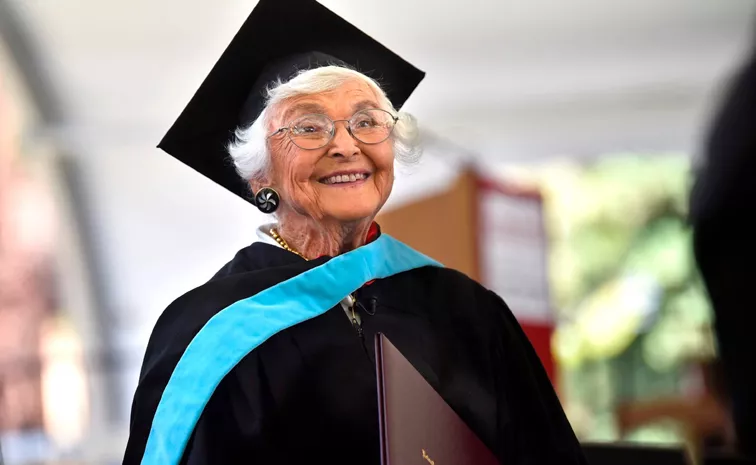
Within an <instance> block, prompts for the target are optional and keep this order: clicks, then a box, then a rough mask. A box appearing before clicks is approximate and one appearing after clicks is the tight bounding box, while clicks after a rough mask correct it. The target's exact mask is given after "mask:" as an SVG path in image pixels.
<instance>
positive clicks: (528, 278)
mask: <svg viewBox="0 0 756 465" xmlns="http://www.w3.org/2000/svg"><path fill="white" fill-rule="evenodd" d="M484 194H487V195H489V196H490V195H491V194H493V195H499V196H503V197H507V198H506V199H505V200H506V201H507V202H508V204H509V205H510V206H511V205H513V204H518V205H519V204H522V203H527V204H528V205H525V206H524V209H525V210H528V209H530V210H532V212H530V213H533V212H535V214H536V215H537V216H536V217H534V218H530V217H527V215H526V217H523V216H522V215H520V216H517V215H514V214H511V216H509V217H506V215H507V214H508V211H503V213H502V210H496V208H494V210H495V211H494V212H493V215H497V214H498V215H502V214H503V215H505V217H504V218H483V209H484V204H483V202H484ZM485 200H486V201H488V200H490V197H487V198H485ZM499 200H501V199H499ZM530 204H533V205H530ZM519 208H520V209H523V205H519ZM540 208H541V199H540V194H539V193H538V192H534V191H527V192H525V191H521V190H517V191H515V190H511V189H509V187H508V186H504V185H503V184H498V183H496V182H492V181H490V180H486V179H484V178H482V177H481V176H480V175H479V174H478V173H477V172H476V171H475V170H474V169H471V168H468V169H465V170H463V171H462V173H461V174H460V175H459V177H458V178H457V179H456V181H455V182H454V183H452V184H451V185H450V186H449V189H448V190H446V191H444V192H441V193H439V194H436V195H433V196H429V197H426V198H424V199H421V200H418V201H415V202H413V203H410V204H408V205H405V206H402V207H400V208H396V209H393V210H390V211H387V212H385V213H381V214H380V215H379V217H378V218H377V221H378V223H379V224H380V225H381V229H382V230H383V231H384V232H386V233H388V234H391V235H392V236H393V237H395V238H397V239H399V240H400V241H402V242H405V243H406V244H408V245H410V246H412V247H413V248H415V249H416V250H418V251H420V252H422V253H424V254H426V255H428V256H430V257H432V258H434V259H436V260H438V261H439V262H441V263H443V264H444V266H446V267H449V268H454V269H456V270H458V271H461V272H463V273H465V274H466V275H467V276H469V277H471V278H472V279H474V280H476V281H478V282H481V283H482V284H484V285H485V286H486V287H488V288H490V289H493V290H494V291H497V293H498V294H500V295H501V297H502V298H503V299H504V300H505V301H506V302H507V304H508V305H510V308H511V309H512V312H513V313H514V315H515V317H517V319H518V321H519V323H520V326H522V329H523V331H524V332H525V334H526V336H527V337H528V339H529V340H530V342H531V344H532V345H533V348H534V349H535V351H536V353H537V355H538V357H539V358H540V360H541V363H542V364H543V366H544V368H545V370H546V374H547V375H548V377H549V379H550V380H551V381H552V383H554V382H555V373H556V370H555V365H554V357H553V355H552V352H551V337H552V334H553V331H554V321H553V318H552V317H551V308H550V304H549V295H548V283H547V282H546V272H545V266H546V257H545V251H546V247H545V233H544V232H543V223H542V218H541V217H540ZM487 213H488V215H489V216H491V212H490V211H488V212H487ZM530 216H533V215H532V214H531V215H530ZM494 219H496V220H497V222H499V223H507V226H508V229H510V230H518V229H520V230H522V231H523V232H521V233H519V234H520V235H522V234H524V235H525V236H527V239H528V241H529V242H528V245H532V244H535V243H539V241H542V242H540V245H539V246H536V247H530V248H528V247H526V246H521V243H515V242H512V240H513V239H514V240H518V239H521V237H515V236H516V235H517V234H514V235H512V234H510V235H503V234H501V231H500V230H499V229H497V228H496V227H495V226H494V225H493V224H492V223H493V220H494ZM530 220H534V221H530ZM534 228H535V230H533V231H530V229H534ZM497 247H498V248H497ZM513 248H514V249H517V250H520V249H522V250H520V251H521V252H522V253H521V254H520V255H518V256H517V257H513V256H512V257H510V258H511V260H510V258H505V262H504V263H498V262H497V260H500V259H501V256H500V254H501V252H504V254H505V257H509V256H510V255H511V254H509V255H507V252H508V251H511V250H512V249H513ZM503 249H506V250H503ZM525 249H527V250H525ZM523 257H524V258H525V262H523V261H522V259H523ZM515 259H519V260H515ZM523 267H527V270H525V269H523ZM502 270H505V271H506V273H501V271H502ZM494 271H495V272H494ZM525 271H529V272H525ZM516 275H521V276H522V277H523V279H520V280H517V281H515V280H513V279H510V278H511V277H512V276H516ZM502 280H506V281H508V282H506V283H504V282H501V281H502ZM541 280H542V281H541ZM509 281H512V282H509ZM512 286H514V287H512ZM499 289H507V290H505V291H503V290H499ZM533 295H536V297H537V299H534V300H531V299H524V298H522V297H523V296H529V297H532V296H533ZM536 307H537V308H536Z"/></svg>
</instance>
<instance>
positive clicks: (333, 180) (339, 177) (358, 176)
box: [320, 172, 370, 185]
mask: <svg viewBox="0 0 756 465" xmlns="http://www.w3.org/2000/svg"><path fill="white" fill-rule="evenodd" d="M368 177H370V173H364V172H357V173H342V174H334V175H331V176H327V177H324V178H322V179H320V182H321V183H323V184H328V185H331V184H347V183H352V182H357V181H362V180H365V179H367V178H368Z"/></svg>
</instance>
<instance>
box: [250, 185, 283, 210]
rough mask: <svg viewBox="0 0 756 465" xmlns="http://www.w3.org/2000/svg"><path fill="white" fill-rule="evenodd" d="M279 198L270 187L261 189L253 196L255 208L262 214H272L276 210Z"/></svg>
mask: <svg viewBox="0 0 756 465" xmlns="http://www.w3.org/2000/svg"><path fill="white" fill-rule="evenodd" d="M280 201H281V197H279V196H278V192H276V190H275V189H273V188H272V187H263V188H262V189H260V190H259V191H257V194H255V206H256V207H257V208H258V209H259V210H260V211H261V212H263V213H273V212H274V211H276V209H278V204H279V203H280Z"/></svg>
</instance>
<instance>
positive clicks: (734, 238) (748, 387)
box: [690, 46, 756, 457]
mask: <svg viewBox="0 0 756 465" xmlns="http://www.w3.org/2000/svg"><path fill="white" fill-rule="evenodd" d="M729 84H730V87H729V89H728V91H727V93H726V95H725V98H724V100H723V103H722V105H721V107H720V108H719V110H718V112H717V113H716V116H715V118H714V120H713V124H712V126H711V129H710V131H709V133H708V135H707V139H706V145H705V151H704V154H703V155H704V160H703V164H702V166H701V168H700V171H699V173H698V175H697V179H696V182H695V185H694V188H693V191H692V195H691V206H690V207H691V208H690V215H691V222H692V225H693V230H694V252H695V256H696V260H697V262H698V266H699V269H700V271H701V275H702V277H703V280H704V283H705V285H706V288H707V291H708V293H709V296H710V299H711V302H712V305H713V308H714V313H715V318H716V322H715V327H716V332H717V340H718V347H719V354H720V357H721V359H722V363H723V367H724V373H725V375H726V376H725V378H726V382H727V386H728V388H729V393H730V396H731V402H732V417H733V422H734V425H735V431H736V436H737V442H738V447H739V449H740V451H741V452H742V453H744V454H746V455H748V456H749V457H753V456H755V455H756V370H755V368H756V325H754V322H756V318H754V316H753V307H754V304H753V302H754V298H755V296H754V291H756V222H754V219H753V214H754V212H756V207H755V206H756V47H753V46H752V49H751V50H750V52H749V56H748V59H747V62H746V64H745V66H743V68H742V69H741V70H740V71H739V73H737V75H736V76H735V77H734V79H733V81H732V82H731V83H729Z"/></svg>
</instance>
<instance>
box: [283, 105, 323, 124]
mask: <svg viewBox="0 0 756 465" xmlns="http://www.w3.org/2000/svg"><path fill="white" fill-rule="evenodd" d="M299 112H307V113H321V114H325V108H323V107H322V106H320V105H318V104H317V103H298V104H296V105H292V106H290V107H289V108H288V109H287V110H286V112H285V113H284V117H283V120H284V121H289V119H290V118H291V117H292V116H293V115H294V114H295V113H299Z"/></svg>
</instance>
